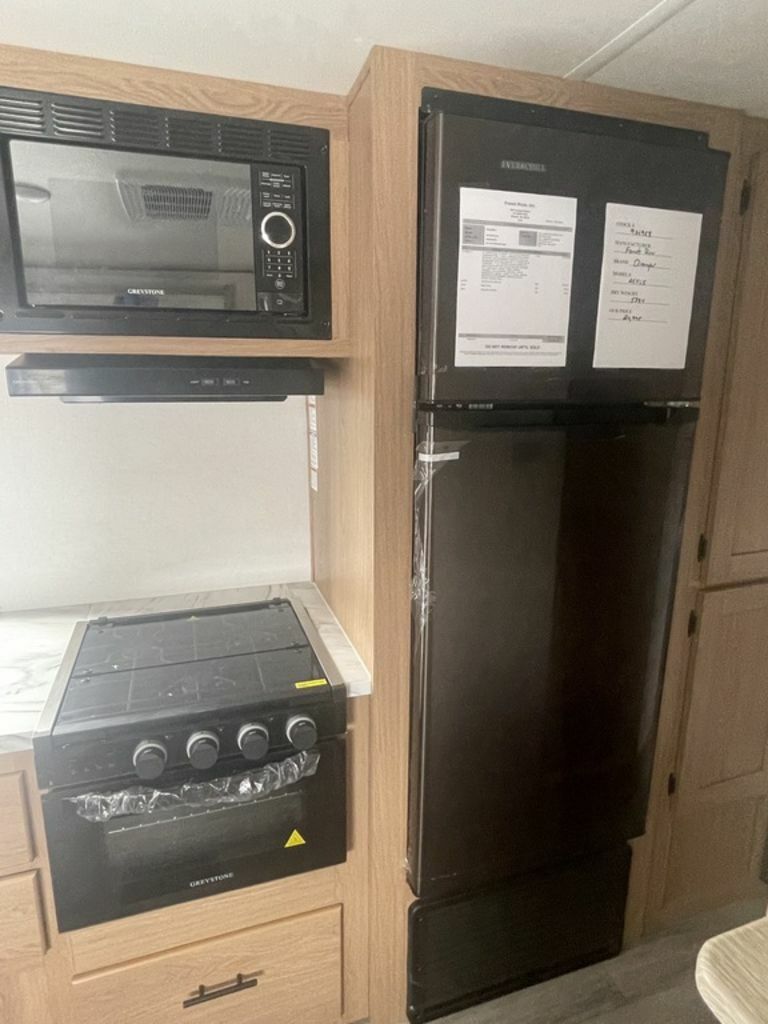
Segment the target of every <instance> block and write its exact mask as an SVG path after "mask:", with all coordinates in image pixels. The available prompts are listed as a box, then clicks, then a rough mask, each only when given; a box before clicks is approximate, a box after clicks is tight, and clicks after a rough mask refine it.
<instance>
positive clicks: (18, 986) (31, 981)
mask: <svg viewBox="0 0 768 1024" xmlns="http://www.w3.org/2000/svg"><path fill="white" fill-rule="evenodd" d="M0 920H2V922H3V938H2V939H1V940H0V1024H51V1022H52V1018H51V1014H50V1008H49V1005H48V989H47V977H46V971H45V968H44V963H43V957H44V953H45V934H44V929H43V921H42V915H41V910H40V902H39V895H38V887H37V877H36V874H35V872H34V871H28V872H25V873H23V874H20V875H12V876H10V877H8V878H0Z"/></svg>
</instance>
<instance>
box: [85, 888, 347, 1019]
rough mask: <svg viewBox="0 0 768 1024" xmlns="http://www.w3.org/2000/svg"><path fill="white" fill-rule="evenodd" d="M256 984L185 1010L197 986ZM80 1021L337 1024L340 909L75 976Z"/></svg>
mask: <svg viewBox="0 0 768 1024" xmlns="http://www.w3.org/2000/svg"><path fill="white" fill-rule="evenodd" d="M238 974H242V975H244V976H246V977H248V978H251V979H252V980H255V981H256V982H257V984H256V985H255V986H252V987H249V988H244V989H241V990H240V991H237V992H234V993H229V994H226V995H223V996H221V997H219V998H217V999H213V1000H211V1001H208V1002H202V1003H200V1004H199V1005H196V1006H188V1007H186V1008H185V1007H184V1005H183V1004H184V1001H185V1000H187V999H189V998H190V997H194V996H195V994H196V993H197V991H198V988H199V986H200V985H205V986H206V987H209V988H210V987H218V986H221V987H230V986H231V985H232V984H233V983H234V981H235V979H236V977H237V975H238ZM73 1005H74V1010H75V1014H76V1019H77V1021H78V1024H103V1022H104V1021H105V1020H115V1021H121V1022H125V1024H157V1022H158V1021H163V1022H164V1024H196V1022H199V1024H252V1022H253V1021H254V1020H264V1021H269V1022H270V1024H296V1022H297V1021H303V1020H306V1021H312V1024H333V1022H334V1021H337V1020H338V1019H339V1016H340V1013H341V907H338V906H337V907H329V908H327V909H325V910H318V911H316V912H315V913H313V914H306V915H303V916H302V917H296V918H292V919H291V920H288V921H281V922H278V923H276V924H272V925H267V926H266V927H264V928H255V929H249V930H247V931H242V932H238V933H237V934H235V935H231V936H228V937H226V938H222V939H215V940H213V941H211V942H203V943H198V942H196V943H194V944H192V945H189V946H186V947H185V948H183V949H179V950H177V951H175V952H173V953H170V954H168V955H166V956H159V957H152V958H148V959H144V960H141V961H139V962H137V963H135V964H132V965H130V966H128V967H125V968H122V969H120V970H116V971H108V972H106V973H104V974H100V975H96V976H93V975H92V976H90V977H89V978H82V979H78V980H76V981H75V983H74V987H73Z"/></svg>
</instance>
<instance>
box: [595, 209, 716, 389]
mask: <svg viewBox="0 0 768 1024" xmlns="http://www.w3.org/2000/svg"><path fill="white" fill-rule="evenodd" d="M700 235H701V214H700V213H688V212H684V211H682V210H659V209H656V208H654V207H650V206H627V205H625V204H623V203H607V204H606V208H605V235H604V239H603V268H602V274H601V278H600V302H599V306H598V311H597V332H596V335H595V352H594V358H593V361H592V364H593V366H596V367H614V368H631V369H663V370H679V369H682V368H683V367H684V366H685V359H686V353H687V350H688V332H689V330H690V326H691V310H692V308H693V287H694V283H695V279H696V265H697V263H698V258H699V236H700Z"/></svg>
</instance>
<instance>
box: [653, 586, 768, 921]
mask: <svg viewBox="0 0 768 1024" xmlns="http://www.w3.org/2000/svg"><path fill="white" fill-rule="evenodd" d="M766 664H768V585H758V586H750V587H739V588H737V589H733V590H718V591H713V592H709V593H705V594H704V595H703V597H702V599H701V610H700V627H699V638H698V645H697V649H696V654H695V660H694V663H693V670H692V677H691V688H690V689H691V694H690V701H689V709H688V713H687V716H686V720H685V725H684V743H683V755H682V760H681V765H680V769H679V788H678V792H677V794H676V795H675V796H674V797H673V798H672V801H671V806H672V814H671V819H670V827H669V840H668V842H669V848H668V854H667V859H666V862H665V869H666V870H665V875H664V877H663V879H662V880H661V882H660V892H659V894H658V897H657V909H656V913H657V916H658V919H659V921H660V922H661V923H664V922H665V921H666V922H669V921H671V920H674V919H675V918H677V917H679V916H681V915H683V914H688V913H690V912H692V911H695V910H703V909H706V908H709V907H716V906H718V905H720V904H721V903H724V902H727V901H728V900H732V899H739V898H746V897H748V896H752V895H756V894H760V893H762V894H768V890H766V889H765V888H764V887H763V886H762V884H761V883H760V881H759V879H758V874H759V866H760V862H761V859H762V855H763V847H764V845H765V841H766V826H767V825H768V757H767V755H768V688H766V685H765V673H766V669H765V666H766Z"/></svg>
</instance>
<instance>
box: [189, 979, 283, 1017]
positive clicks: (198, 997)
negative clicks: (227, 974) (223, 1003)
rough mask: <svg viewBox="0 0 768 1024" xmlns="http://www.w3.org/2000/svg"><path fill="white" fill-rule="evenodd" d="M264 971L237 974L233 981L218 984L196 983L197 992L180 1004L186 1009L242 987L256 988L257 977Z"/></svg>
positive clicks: (239, 989)
mask: <svg viewBox="0 0 768 1024" xmlns="http://www.w3.org/2000/svg"><path fill="white" fill-rule="evenodd" d="M263 973H264V971H253V972H252V973H251V974H237V975H236V976H235V980H234V981H224V982H222V983H221V984H220V985H209V986H208V987H206V986H205V985H198V987H197V992H195V994H194V995H192V996H190V997H189V999H185V1000H184V1002H183V1003H182V1004H181V1005H182V1007H183V1009H185V1010H187V1009H189V1007H190V1006H199V1005H200V1003H208V1002H210V1001H211V999H220V998H221V996H229V995H232V993H233V992H242V990H243V989H244V988H256V986H257V985H258V984H259V978H260V977H261V975H262V974H263Z"/></svg>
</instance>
